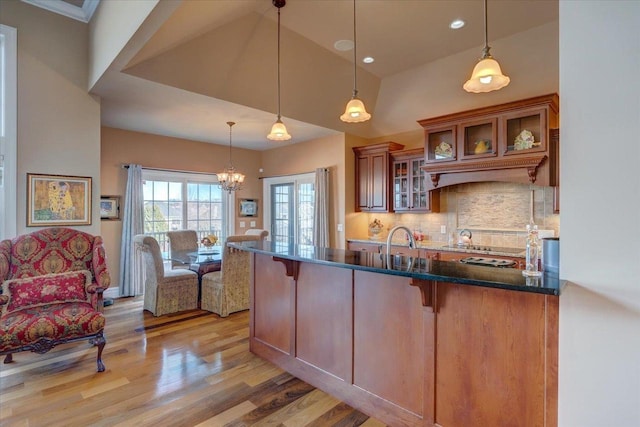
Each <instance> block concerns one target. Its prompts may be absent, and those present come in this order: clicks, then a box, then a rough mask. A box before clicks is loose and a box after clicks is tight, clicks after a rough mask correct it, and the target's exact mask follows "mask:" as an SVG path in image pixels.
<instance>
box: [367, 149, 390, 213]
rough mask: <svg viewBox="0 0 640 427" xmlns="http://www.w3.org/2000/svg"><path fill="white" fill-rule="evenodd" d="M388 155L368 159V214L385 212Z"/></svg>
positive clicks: (387, 189)
mask: <svg viewBox="0 0 640 427" xmlns="http://www.w3.org/2000/svg"><path fill="white" fill-rule="evenodd" d="M388 162H389V155H388V154H387V153H380V154H372V155H371V157H370V171H371V174H370V178H369V182H370V187H369V195H368V196H369V208H368V210H369V211H370V212H386V211H387V209H388V205H387V193H388V191H389V184H388V178H389V170H388V168H389V167H388Z"/></svg>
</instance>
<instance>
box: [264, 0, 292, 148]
mask: <svg viewBox="0 0 640 427" xmlns="http://www.w3.org/2000/svg"><path fill="white" fill-rule="evenodd" d="M286 4H287V0H273V5H274V6H275V7H277V8H278V119H277V120H276V122H275V123H274V124H273V126H272V127H271V132H270V133H269V135H267V138H268V139H270V140H272V141H287V140H289V139H291V135H289V132H287V127H286V126H285V125H284V123H282V119H281V116H280V8H283V7H284V6H285V5H286Z"/></svg>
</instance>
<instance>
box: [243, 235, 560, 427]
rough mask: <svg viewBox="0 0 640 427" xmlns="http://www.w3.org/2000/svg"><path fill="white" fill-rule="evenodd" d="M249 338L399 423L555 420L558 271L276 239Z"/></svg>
mask: <svg viewBox="0 0 640 427" xmlns="http://www.w3.org/2000/svg"><path fill="white" fill-rule="evenodd" d="M235 246H236V247H238V248H240V249H245V250H248V251H250V252H251V260H252V261H251V262H252V265H251V274H252V280H251V289H250V291H251V303H250V306H251V313H250V349H251V351H252V352H253V353H255V354H257V355H259V356H261V357H263V358H264V359H266V360H269V361H270V362H272V363H274V364H276V365H277V366H279V367H281V368H282V369H284V370H286V371H288V372H290V373H291V374H293V375H295V376H297V377H298V378H300V379H302V380H304V381H307V382H308V383H310V384H312V385H314V386H315V387H317V388H319V389H321V390H324V391H326V392H327V393H329V394H331V395H333V396H335V397H337V398H338V399H341V400H342V401H344V402H346V403H348V404H350V405H351V406H353V407H355V408H357V409H359V410H361V411H362V412H364V413H366V414H369V415H371V416H374V417H376V418H378V419H380V420H381V421H383V422H385V423H386V424H388V425H390V426H442V427H452V426H488V425H509V426H555V425H557V388H558V379H557V367H558V299H559V295H560V292H561V290H562V286H563V282H562V281H561V280H559V279H558V277H557V276H554V275H543V276H542V277H540V278H538V279H533V280H531V279H529V278H525V277H524V276H523V275H522V272H521V271H520V270H517V269H502V268H492V267H483V266H474V265H465V264H461V263H456V262H447V261H438V260H430V259H423V258H410V257H404V256H394V255H390V256H387V255H384V254H377V253H367V252H357V251H350V250H340V249H329V248H321V247H314V246H304V245H288V244H282V243H277V242H270V241H260V242H251V243H249V244H236V245H235Z"/></svg>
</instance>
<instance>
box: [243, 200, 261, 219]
mask: <svg viewBox="0 0 640 427" xmlns="http://www.w3.org/2000/svg"><path fill="white" fill-rule="evenodd" d="M240 216H258V201H257V200H256V199H240Z"/></svg>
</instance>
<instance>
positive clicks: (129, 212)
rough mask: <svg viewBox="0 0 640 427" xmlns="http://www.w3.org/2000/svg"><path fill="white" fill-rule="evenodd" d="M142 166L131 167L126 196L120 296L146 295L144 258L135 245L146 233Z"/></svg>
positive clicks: (121, 248)
mask: <svg viewBox="0 0 640 427" xmlns="http://www.w3.org/2000/svg"><path fill="white" fill-rule="evenodd" d="M143 204H144V199H143V194H142V166H140V165H133V164H132V165H129V174H128V176H127V190H126V192H125V195H124V214H123V218H122V244H121V246H120V296H121V297H132V296H136V295H142V294H143V293H144V279H143V271H144V269H143V268H142V256H141V254H140V252H139V251H136V249H135V248H134V245H133V237H134V236H135V235H136V234H143V233H144V214H143V209H144V207H143Z"/></svg>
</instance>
